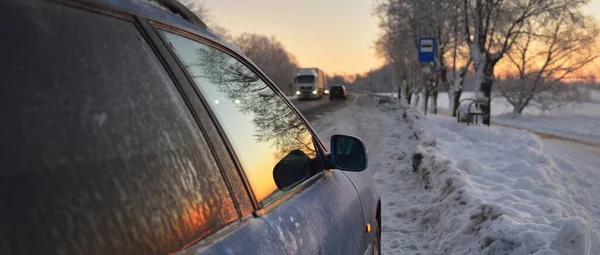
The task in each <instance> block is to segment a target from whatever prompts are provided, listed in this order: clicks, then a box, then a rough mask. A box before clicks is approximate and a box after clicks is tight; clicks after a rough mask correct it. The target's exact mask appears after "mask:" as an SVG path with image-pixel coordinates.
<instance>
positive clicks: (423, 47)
mask: <svg viewBox="0 0 600 255" xmlns="http://www.w3.org/2000/svg"><path fill="white" fill-rule="evenodd" d="M433 61H435V38H432V37H421V38H419V62H420V63H431V62H433Z"/></svg>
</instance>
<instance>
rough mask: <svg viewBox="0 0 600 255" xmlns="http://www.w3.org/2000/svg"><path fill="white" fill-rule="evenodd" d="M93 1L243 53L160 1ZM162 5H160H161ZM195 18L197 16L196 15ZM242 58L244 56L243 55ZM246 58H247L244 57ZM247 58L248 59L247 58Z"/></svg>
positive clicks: (205, 27)
mask: <svg viewBox="0 0 600 255" xmlns="http://www.w3.org/2000/svg"><path fill="white" fill-rule="evenodd" d="M172 1H176V0H166V1H164V2H172ZM93 2H94V3H99V4H101V5H105V6H109V7H114V8H116V9H117V10H122V11H126V12H130V13H133V14H135V15H140V16H146V17H148V18H150V19H152V20H155V21H158V22H162V23H165V24H169V25H172V26H176V27H179V28H181V29H184V30H188V31H190V32H192V33H194V34H197V35H200V36H202V37H205V38H207V39H209V40H211V41H214V42H216V43H218V44H221V45H223V46H225V47H227V48H229V49H231V50H233V51H235V52H236V53H238V54H240V55H242V56H244V55H243V53H242V51H241V50H240V49H238V48H237V47H235V46H234V45H233V44H231V43H229V42H227V41H225V40H223V38H221V37H219V36H218V35H217V34H215V33H213V32H211V31H210V28H208V27H207V26H206V25H205V24H204V23H203V22H202V21H201V20H200V19H199V18H198V21H199V22H200V23H201V24H194V23H192V22H191V21H190V20H187V19H185V18H184V17H183V16H181V15H180V14H177V13H174V12H172V11H169V9H168V8H167V7H166V6H163V5H162V4H161V3H160V2H161V1H155V0H96V1H93ZM161 6H162V7H161ZM196 18H197V17H196ZM244 58H246V57H245V56H244ZM246 59H247V58H246ZM247 60H249V59H247Z"/></svg>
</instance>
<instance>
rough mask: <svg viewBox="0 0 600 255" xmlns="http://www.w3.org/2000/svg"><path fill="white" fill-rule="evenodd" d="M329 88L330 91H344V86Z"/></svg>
mask: <svg viewBox="0 0 600 255" xmlns="http://www.w3.org/2000/svg"><path fill="white" fill-rule="evenodd" d="M329 90H330V91H344V88H342V86H332V87H331V88H330V89H329Z"/></svg>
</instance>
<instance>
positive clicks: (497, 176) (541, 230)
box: [388, 106, 600, 255]
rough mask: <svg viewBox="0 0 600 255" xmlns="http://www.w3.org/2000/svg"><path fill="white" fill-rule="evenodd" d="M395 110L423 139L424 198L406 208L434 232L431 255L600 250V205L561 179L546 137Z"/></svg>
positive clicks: (418, 164)
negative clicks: (598, 207) (549, 154)
mask: <svg viewBox="0 0 600 255" xmlns="http://www.w3.org/2000/svg"><path fill="white" fill-rule="evenodd" d="M393 109H394V110H396V112H397V113H396V114H398V115H401V119H402V120H403V121H405V122H407V123H409V125H410V126H411V128H410V129H411V130H410V131H409V130H405V131H406V132H414V136H416V137H417V138H418V140H419V142H418V143H417V144H416V146H415V148H414V153H413V156H412V166H413V169H412V170H413V173H414V176H415V182H416V183H417V184H418V185H417V187H418V188H419V189H421V190H419V191H418V192H421V193H422V195H421V198H422V199H423V201H421V203H417V204H414V205H412V206H410V207H409V208H404V209H403V210H402V211H401V212H399V214H400V215H402V216H403V217H409V218H413V219H415V220H416V221H417V223H418V224H419V226H420V227H421V228H422V229H424V230H426V233H428V235H426V236H423V239H425V240H424V241H425V242H426V243H427V244H426V246H427V247H429V248H430V249H429V251H428V252H429V253H430V254H585V255H587V254H600V244H599V243H600V242H599V234H598V232H597V231H598V228H599V226H600V223H599V222H598V219H597V215H598V214H597V213H598V212H597V211H594V209H593V208H592V207H594V208H595V206H596V205H593V206H592V205H590V202H589V201H590V195H589V193H585V191H582V190H577V189H576V188H574V187H569V186H570V185H569V184H565V183H564V182H563V181H561V179H560V178H561V176H562V175H561V172H563V171H564V170H563V169H559V167H557V165H556V163H555V162H554V161H553V160H552V159H550V158H549V157H547V156H546V155H544V153H543V143H542V141H541V140H540V139H539V138H538V137H536V136H534V135H532V134H531V133H529V132H527V131H520V130H516V129H512V128H496V127H492V128H488V127H477V126H476V127H472V126H471V127H467V126H465V125H461V124H457V123H455V121H454V120H453V119H449V118H445V117H437V116H428V119H425V118H424V117H423V116H422V115H421V114H420V113H418V112H416V111H414V110H412V109H407V108H406V107H405V106H401V107H397V106H396V107H393ZM398 109H400V111H397V110H398ZM388 110H389V109H388ZM573 174H576V173H573ZM594 214H596V215H594Z"/></svg>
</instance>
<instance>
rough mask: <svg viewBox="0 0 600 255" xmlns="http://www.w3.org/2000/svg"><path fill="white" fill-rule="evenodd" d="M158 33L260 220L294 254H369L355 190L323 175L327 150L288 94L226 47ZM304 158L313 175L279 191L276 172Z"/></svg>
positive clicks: (333, 175) (339, 176)
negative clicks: (184, 74) (221, 141)
mask: <svg viewBox="0 0 600 255" xmlns="http://www.w3.org/2000/svg"><path fill="white" fill-rule="evenodd" d="M159 33H160V34H161V35H162V37H163V39H164V40H165V42H166V43H167V44H168V45H169V46H170V47H171V49H172V51H173V53H174V55H175V56H176V57H177V58H178V59H179V60H180V62H181V66H182V67H183V68H184V69H185V70H186V71H187V72H188V74H189V78H190V80H192V81H193V82H194V84H195V85H196V87H197V89H198V91H197V93H198V94H199V95H200V98H202V100H203V102H204V104H205V105H206V106H207V108H208V109H209V110H210V111H211V113H212V116H213V121H214V122H215V124H216V125H217V126H219V127H220V131H221V134H222V136H223V137H224V141H225V142H226V144H228V145H229V148H230V152H231V156H232V158H233V159H234V161H235V162H237V166H238V168H239V170H240V172H241V174H242V176H243V177H244V179H245V180H246V182H247V183H248V184H249V187H250V192H251V197H252V200H253V202H254V204H255V205H256V209H257V210H256V211H255V212H254V216H255V217H257V218H259V219H262V220H264V221H265V222H267V223H268V224H269V225H270V227H271V228H272V229H274V230H275V232H276V233H277V235H278V238H279V240H280V241H281V242H282V243H283V246H284V247H285V250H286V251H287V253H288V254H362V253H364V251H365V248H366V247H365V245H364V238H365V226H364V224H363V215H362V210H361V204H360V199H359V198H358V194H357V191H356V189H355V188H354V186H353V184H352V183H351V182H350V180H349V179H348V178H347V176H346V175H344V174H343V173H342V172H340V171H339V170H323V169H322V168H323V165H324V164H323V161H324V158H323V152H324V149H323V148H322V147H321V145H320V143H318V140H317V139H316V137H315V136H314V133H313V132H311V130H310V129H309V128H308V126H307V125H306V123H305V122H304V121H303V119H302V118H300V117H299V115H298V113H297V112H296V111H295V109H294V108H293V107H291V106H290V104H289V102H287V101H286V100H285V99H284V98H283V96H282V95H281V93H280V92H279V91H278V90H277V89H274V87H272V85H271V84H270V83H269V82H268V80H267V79H265V77H264V76H263V75H262V74H261V73H260V72H257V70H255V69H254V68H253V67H252V65H251V64H249V63H248V62H247V61H246V60H244V59H243V58H242V57H240V56H238V55H237V54H235V53H234V52H232V51H230V50H228V49H226V48H224V47H222V46H220V45H219V44H216V43H214V42H211V41H208V40H206V39H205V38H203V37H199V36H195V35H191V34H190V33H184V32H182V31H178V30H174V29H172V28H166V27H161V28H160V29H159ZM184 34H185V35H184ZM298 153H299V154H301V155H304V156H306V158H307V159H308V162H310V164H308V165H307V167H308V168H309V169H308V172H309V175H308V176H307V178H305V179H303V181H302V182H300V183H297V184H296V185H294V186H293V187H291V188H290V189H285V190H281V189H278V188H277V185H276V183H275V182H274V177H273V175H274V168H275V167H276V166H277V165H278V164H279V163H280V162H282V161H284V160H286V159H287V158H288V156H290V155H292V154H298ZM257 245H259V244H257ZM255 248H256V247H255V246H254V245H251V246H248V247H247V249H248V250H253V249H255Z"/></svg>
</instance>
